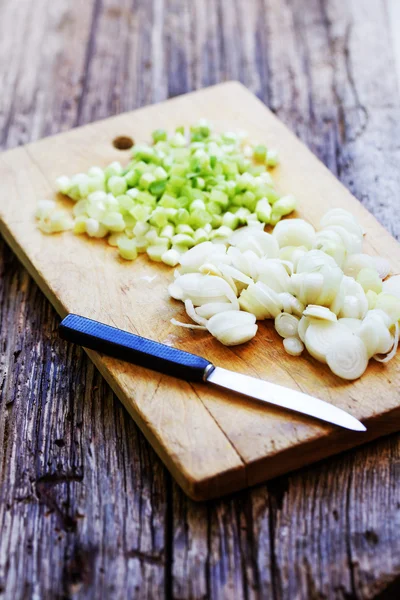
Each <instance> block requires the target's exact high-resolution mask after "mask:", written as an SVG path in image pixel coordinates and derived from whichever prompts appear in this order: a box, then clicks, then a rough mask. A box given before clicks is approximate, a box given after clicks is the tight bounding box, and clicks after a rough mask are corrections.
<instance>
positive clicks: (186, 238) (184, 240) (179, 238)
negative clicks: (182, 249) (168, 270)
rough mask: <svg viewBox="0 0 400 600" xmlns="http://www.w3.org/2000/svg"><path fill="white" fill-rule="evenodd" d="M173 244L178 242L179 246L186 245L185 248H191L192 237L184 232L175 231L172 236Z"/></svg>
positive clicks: (192, 244)
mask: <svg viewBox="0 0 400 600" xmlns="http://www.w3.org/2000/svg"><path fill="white" fill-rule="evenodd" d="M171 241H172V243H173V244H179V245H181V246H186V247H187V248H191V247H192V246H194V239H193V238H192V237H191V236H190V235H187V234H185V233H177V234H176V235H174V236H173V238H172V240H171Z"/></svg>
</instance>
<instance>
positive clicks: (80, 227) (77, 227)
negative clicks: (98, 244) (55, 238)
mask: <svg viewBox="0 0 400 600" xmlns="http://www.w3.org/2000/svg"><path fill="white" fill-rule="evenodd" d="M86 221H87V217H84V216H83V215H79V217H76V219H75V223H74V229H73V231H74V233H75V234H76V235H80V234H82V233H86Z"/></svg>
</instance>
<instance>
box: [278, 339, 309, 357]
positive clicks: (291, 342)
mask: <svg viewBox="0 0 400 600" xmlns="http://www.w3.org/2000/svg"><path fill="white" fill-rule="evenodd" d="M283 347H284V348H285V350H286V352H287V353H288V354H290V356H300V354H301V353H302V352H303V350H304V344H303V342H302V341H301V340H299V338H298V337H288V338H285V339H284V340H283Z"/></svg>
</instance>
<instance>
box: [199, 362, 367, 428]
mask: <svg viewBox="0 0 400 600" xmlns="http://www.w3.org/2000/svg"><path fill="white" fill-rule="evenodd" d="M206 381H207V382H209V383H213V384H214V385H218V386H221V387H223V388H226V389H228V390H232V391H234V392H238V393H239V394H244V395H245V396H250V397H251V398H256V399H257V400H261V401H262V402H267V403H268V404H274V405H275V406H280V407H281V408H286V409H288V410H294V411H296V412H298V413H301V414H303V415H308V416H310V417H314V418H316V419H320V420H322V421H326V422H328V423H332V424H334V425H339V426H340V427H345V428H346V429H352V430H353V431H366V430H367V428H366V427H365V426H364V425H363V424H362V423H360V421H358V420H357V419H356V418H355V417H353V416H352V415H350V414H349V413H347V412H345V411H344V410H342V409H341V408H337V407H336V406H334V405H333V404H329V403H328V402H325V401H324V400H319V399H318V398H314V397H313V396H309V395H308V394H303V393H302V392H297V391H296V390H292V389H291V388H287V387H283V386H281V385H276V384H275V383H270V382H268V381H264V380H262V379H256V378H255V377H249V376H248V375H243V374H241V373H235V372H234V371H228V370H227V369H222V368H221V367H215V369H214V370H212V371H211V373H210V374H209V375H208V377H207V378H206Z"/></svg>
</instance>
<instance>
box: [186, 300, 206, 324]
mask: <svg viewBox="0 0 400 600" xmlns="http://www.w3.org/2000/svg"><path fill="white" fill-rule="evenodd" d="M185 309H186V313H187V315H188V317H190V318H191V319H192V321H194V322H195V323H197V325H203V326H204V327H205V326H206V325H207V319H204V318H203V317H200V316H199V315H198V314H197V313H196V311H195V309H194V306H193V302H192V301H191V300H189V299H187V300H185Z"/></svg>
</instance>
